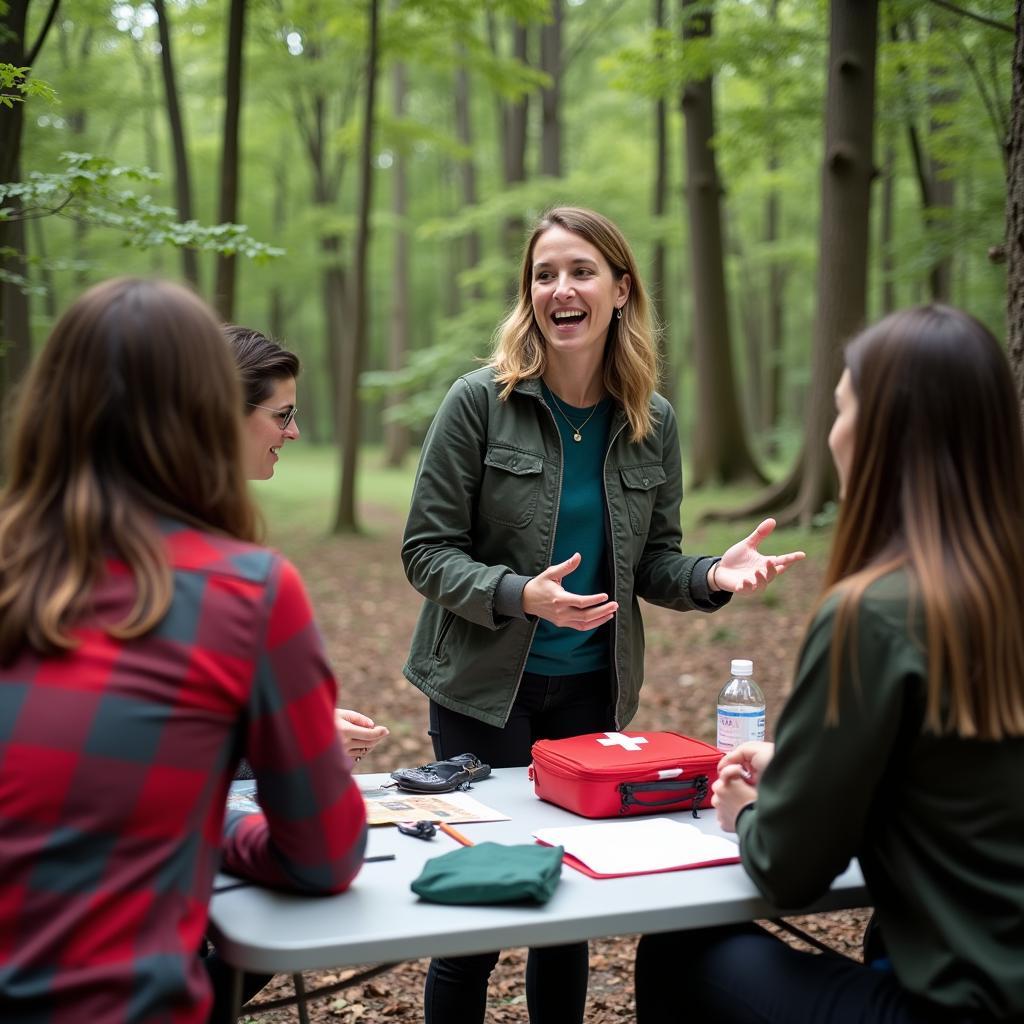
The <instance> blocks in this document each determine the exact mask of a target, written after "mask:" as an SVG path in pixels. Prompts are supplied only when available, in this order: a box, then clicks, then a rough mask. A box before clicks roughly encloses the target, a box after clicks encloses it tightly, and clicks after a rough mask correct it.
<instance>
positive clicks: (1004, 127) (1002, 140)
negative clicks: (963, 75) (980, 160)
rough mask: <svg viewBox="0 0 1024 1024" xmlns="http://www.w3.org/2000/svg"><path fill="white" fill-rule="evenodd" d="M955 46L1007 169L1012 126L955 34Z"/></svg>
mask: <svg viewBox="0 0 1024 1024" xmlns="http://www.w3.org/2000/svg"><path fill="white" fill-rule="evenodd" d="M952 40H953V45H954V46H955V47H956V48H957V50H959V51H960V56H961V57H963V60H964V63H965V64H966V65H967V70H968V71H969V72H970V73H971V78H973V79H974V85H975V87H976V88H977V90H978V93H979V95H980V96H981V102H982V103H983V104H984V106H985V111H986V112H987V113H988V116H989V120H990V121H991V122H992V128H993V129H994V131H995V133H996V144H997V145H998V146H999V152H1000V154H1001V155H1002V158H1003V168H1004V170H1005V169H1006V160H1007V156H1006V137H1007V135H1008V134H1009V131H1010V126H1009V125H1008V124H1006V123H1004V122H1003V120H1002V118H1000V116H999V111H998V110H997V109H996V108H995V105H994V104H993V101H992V97H991V96H989V94H988V90H987V89H986V88H985V80H984V79H983V78H982V77H981V72H980V71H979V70H978V65H977V64H976V63H975V60H974V58H973V57H972V56H971V51H970V50H968V49H967V47H966V46H964V44H963V41H962V40H961V39H960V37H959V36H957V35H956V34H955V33H954V34H953V35H952Z"/></svg>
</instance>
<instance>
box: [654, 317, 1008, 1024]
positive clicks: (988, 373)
mask: <svg viewBox="0 0 1024 1024" xmlns="http://www.w3.org/2000/svg"><path fill="white" fill-rule="evenodd" d="M836 405H837V409H838V413H837V416H836V420H835V425H834V426H833V427H832V432H831V434H830V435H829V445H830V447H831V449H832V454H833V457H834V459H835V463H836V468H837V470H838V473H839V480H840V490H841V494H842V497H843V503H842V509H841V511H840V515H839V521H838V523H837V525H836V534H835V539H834V542H833V547H832V557H831V561H830V563H829V568H828V573H827V576H826V585H827V590H826V593H825V598H824V600H823V602H822V604H821V606H820V608H819V610H818V614H817V616H816V617H815V619H814V621H813V623H812V624H811V626H810V628H809V630H808V632H807V636H806V638H805V640H804V646H803V650H802V652H801V655H800V661H799V665H798V667H797V677H796V685H795V687H794V690H793V694H792V696H791V697H790V699H789V702H788V703H787V704H786V707H785V709H784V710H783V713H782V715H781V716H780V718H779V725H778V729H777V732H776V743H775V745H774V747H773V746H772V745H771V744H767V743H759V744H744V745H743V746H741V747H738V748H737V749H736V750H734V751H732V752H730V753H729V754H727V755H726V756H725V757H724V758H723V759H722V764H721V766H720V774H719V778H718V781H717V782H716V783H715V786H714V796H713V800H714V803H715V805H716V807H717V808H718V820H719V823H720V824H721V825H722V827H723V828H725V829H726V830H727V831H735V832H738V834H739V838H740V852H741V854H742V857H743V866H744V867H745V868H746V870H747V873H748V874H749V875H750V877H751V878H752V879H753V881H754V883H755V884H756V885H757V887H758V888H759V889H760V890H761V892H762V893H763V894H764V895H765V897H766V898H767V899H769V900H770V901H771V902H772V903H773V904H774V905H775V906H777V907H794V908H795V907H801V906H805V905H807V904H808V903H810V902H811V901H813V900H815V899H817V898H818V897H819V896H821V895H822V894H823V893H824V892H825V891H826V890H827V889H828V887H829V885H830V884H831V882H832V880H833V879H834V878H835V876H836V875H838V874H839V873H840V872H842V871H843V870H844V869H845V868H846V865H847V863H848V862H849V860H850V858H851V857H857V858H858V859H859V861H860V866H861V870H862V871H863V872H864V879H865V881H866V882H867V885H868V888H869V889H870V891H871V896H872V901H873V903H874V906H875V915H874V918H873V927H869V930H868V941H867V942H866V943H865V963H864V964H860V963H857V962H855V961H853V960H849V959H847V958H845V957H840V956H837V955H832V956H829V955H821V956H817V955H811V954H806V953H801V952H798V951H796V950H794V949H792V948H791V947H789V946H787V945H785V944H784V943H782V942H780V941H778V940H777V939H775V938H774V937H773V936H769V935H768V934H767V933H765V932H763V931H761V930H760V929H758V928H756V927H754V926H753V925H751V926H746V927H740V928H721V929H715V930H711V931H693V932H679V933H675V934H666V935H652V936H646V937H644V939H642V940H641V942H640V946H639V949H638V952H637V1019H638V1021H639V1022H640V1024H663V1022H680V1024H682V1022H685V1021H698V1020H713V1021H716V1022H722V1024H727V1022H732V1021H756V1022H759V1024H760V1022H772V1021H777V1022H780V1024H781V1022H788V1021H828V1022H829V1024H847V1022H854V1021H858V1022H859V1021H886V1022H892V1024H941V1022H954V1021H955V1022H959V1024H967V1022H978V1021H996V1020H1000V1021H1002V1020H1007V1021H1008V1020H1014V1021H1021V1020H1024V787H1022V785H1021V780H1022V779H1024V629H1022V623H1024V597H1022V587H1021V581H1022V580H1024V445H1022V442H1021V420H1020V415H1019V408H1018V399H1017V395H1016V393H1015V391H1014V387H1013V381H1012V378H1011V376H1010V371H1009V367H1008V365H1007V362H1006V357H1005V356H1004V354H1003V352H1002V350H1001V349H1000V347H999V345H998V343H997V342H996V340H995V338H993V337H992V335H991V334H990V333H989V332H988V331H987V330H986V329H985V328H984V327H983V326H982V325H981V324H980V323H978V321H976V320H975V319H973V318H972V317H970V316H968V315H967V314H966V313H962V312H960V311H959V310H956V309H951V308H949V307H947V306H925V307H921V308H917V309H909V310H905V311H902V312H899V313H893V314H892V315H891V316H888V317H886V318H885V319H884V320H882V321H881V322H880V323H879V324H877V325H876V326H874V327H871V328H869V329H868V330H867V331H865V332H864V333H863V334H862V335H861V336H860V337H858V338H857V339H855V340H854V341H853V342H852V343H851V345H850V346H849V347H848V348H847V351H846V369H845V371H844V372H843V375H842V378H841V380H840V382H839V386H838V388H837V389H836ZM679 963H685V964H687V970H688V971H689V972H690V974H691V976H692V977H695V978H700V979H701V983H700V984H699V985H691V986H688V987H687V991H686V999H685V1000H684V1001H682V1002H681V1001H680V998H679V992H678V989H677V987H676V984H675V978H674V971H675V965H677V964H679ZM737 982H741V984H737Z"/></svg>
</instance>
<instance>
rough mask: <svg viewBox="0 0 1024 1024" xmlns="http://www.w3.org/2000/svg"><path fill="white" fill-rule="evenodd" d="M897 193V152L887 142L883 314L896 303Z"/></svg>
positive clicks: (882, 232)
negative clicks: (895, 210) (894, 229)
mask: <svg viewBox="0 0 1024 1024" xmlns="http://www.w3.org/2000/svg"><path fill="white" fill-rule="evenodd" d="M895 192H896V150H895V147H894V146H893V145H892V143H891V142H889V141H886V144H885V159H884V161H883V168H882V209H881V216H880V220H881V223H880V225H879V239H878V243H879V246H878V247H879V249H880V250H881V260H880V264H881V269H882V274H881V278H882V302H881V305H882V312H883V313H891V312H892V311H893V310H894V309H895V308H896V305H897V302H896V281H895V274H896V264H895V261H894V260H893V255H892V246H893V226H894V222H895V217H894V202H895Z"/></svg>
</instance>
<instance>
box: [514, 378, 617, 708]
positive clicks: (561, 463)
mask: <svg viewBox="0 0 1024 1024" xmlns="http://www.w3.org/2000/svg"><path fill="white" fill-rule="evenodd" d="M536 400H537V401H538V402H540V404H541V405H542V406H544V408H545V409H547V411H548V415H549V416H550V417H551V423H552V425H553V426H554V428H555V437H556V438H558V486H557V487H556V488H555V517H554V519H553V520H552V523H551V541H550V543H549V544H548V559H547V564H548V565H551V558H552V556H553V555H554V553H555V531H556V530H557V529H558V513H559V511H560V510H561V507H562V475H563V473H564V471H565V449H564V448H563V447H562V435H561V433H559V430H558V421H557V420H556V419H555V414H554V413H553V412H552V411H551V408H550V406H549V405H548V403H547V402H545V401H544V399H543V397H538V398H537V399H536ZM605 457H606V458H607V455H606V456H605ZM605 502H606V503H607V498H606V499H605ZM545 568H546V566H545ZM537 626H538V622H537V620H534V623H533V628H532V629H531V630H530V642H529V643H528V644H527V645H526V654H524V655H523V660H522V661H521V662H520V663H519V672H518V674H517V675H516V686H515V689H514V690H513V691H512V700H511V701H509V705H508V707H507V708H506V709H505V724H506V725H507V724H508V720H509V716H510V715H511V714H512V707H513V705H514V704H515V702H516V697H518V696H519V687H520V686H521V685H522V682H523V673H524V672H525V671H526V662H527V661H528V660H529V657H530V648H531V647H532V646H533V638H534V637H535V636H536V635H537Z"/></svg>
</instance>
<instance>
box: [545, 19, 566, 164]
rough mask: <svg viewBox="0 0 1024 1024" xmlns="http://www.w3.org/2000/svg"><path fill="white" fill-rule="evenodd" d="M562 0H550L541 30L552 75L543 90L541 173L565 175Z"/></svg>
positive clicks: (546, 65) (547, 62)
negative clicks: (547, 16)
mask: <svg viewBox="0 0 1024 1024" xmlns="http://www.w3.org/2000/svg"><path fill="white" fill-rule="evenodd" d="M562 4H563V0H551V21H550V22H548V23H547V24H545V25H542V26H541V30H540V67H541V70H542V71H544V72H545V73H546V74H547V75H549V76H550V78H551V84H550V85H549V86H547V87H546V88H544V89H543V90H541V141H540V173H541V174H546V175H548V176H549V177H552V178H560V177H561V176H562V71H563V68H562V16H563V11H564V8H563V6H562Z"/></svg>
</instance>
